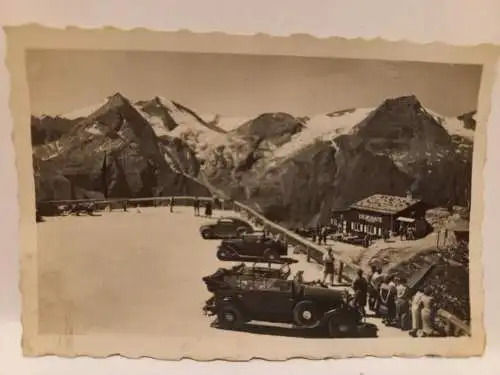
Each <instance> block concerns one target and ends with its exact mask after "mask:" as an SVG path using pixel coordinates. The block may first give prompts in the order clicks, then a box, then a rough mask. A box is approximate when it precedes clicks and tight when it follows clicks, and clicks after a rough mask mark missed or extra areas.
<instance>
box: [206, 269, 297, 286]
mask: <svg viewBox="0 0 500 375" xmlns="http://www.w3.org/2000/svg"><path fill="white" fill-rule="evenodd" d="M273 265H276V266H277V267H273ZM290 273H291V269H290V265H289V263H288V262H274V263H271V264H269V263H267V264H265V265H264V264H263V265H259V262H255V263H254V264H253V265H252V266H248V265H246V264H245V263H240V264H237V265H235V266H233V267H231V268H219V269H218V270H217V271H216V272H215V273H214V274H212V275H210V276H207V277H204V278H203V282H204V283H205V284H206V286H207V289H208V291H209V292H211V293H215V292H216V291H219V290H222V289H224V288H226V287H227V286H230V285H231V282H232V281H231V280H232V278H233V277H234V276H245V277H249V278H255V279H263V278H272V279H281V280H287V279H288V277H289V276H290Z"/></svg>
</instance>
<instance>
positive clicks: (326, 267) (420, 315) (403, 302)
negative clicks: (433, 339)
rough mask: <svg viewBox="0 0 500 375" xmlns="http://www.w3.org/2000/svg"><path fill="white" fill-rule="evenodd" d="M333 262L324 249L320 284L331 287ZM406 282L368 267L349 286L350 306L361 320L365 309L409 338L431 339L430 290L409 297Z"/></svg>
mask: <svg viewBox="0 0 500 375" xmlns="http://www.w3.org/2000/svg"><path fill="white" fill-rule="evenodd" d="M334 274H335V258H334V254H333V249H332V248H331V247H328V248H327V251H326V252H325V254H324V256H323V277H322V280H321V284H323V285H327V284H326V282H327V279H329V281H330V285H332V286H333V285H334ZM406 282H407V281H406V280H405V279H404V278H402V277H397V276H394V275H385V274H384V273H383V272H382V269H381V268H380V267H378V266H372V267H371V272H370V273H369V275H368V276H367V277H365V276H364V272H363V270H361V269H359V270H358V271H357V277H356V278H355V279H354V281H353V282H352V285H351V287H352V290H353V292H354V303H355V306H356V307H357V308H358V309H359V311H360V313H361V314H362V316H364V317H366V316H367V313H366V308H367V307H368V309H369V310H370V311H372V312H373V313H374V315H375V316H377V317H380V318H382V322H383V323H384V324H385V325H387V326H391V327H396V328H400V329H402V330H405V331H409V334H410V335H411V336H419V337H421V336H434V335H436V329H435V327H434V314H435V311H436V306H435V302H434V298H433V296H432V290H431V289H430V288H428V287H425V288H420V289H418V290H417V292H416V293H415V294H414V295H413V296H411V295H410V291H409V290H408V287H407V286H406Z"/></svg>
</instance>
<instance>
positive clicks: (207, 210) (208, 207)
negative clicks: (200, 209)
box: [205, 201, 212, 217]
mask: <svg viewBox="0 0 500 375" xmlns="http://www.w3.org/2000/svg"><path fill="white" fill-rule="evenodd" d="M205 216H207V217H212V202H210V201H208V202H207V204H206V205H205Z"/></svg>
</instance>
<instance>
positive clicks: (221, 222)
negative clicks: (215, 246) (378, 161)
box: [200, 217, 254, 240]
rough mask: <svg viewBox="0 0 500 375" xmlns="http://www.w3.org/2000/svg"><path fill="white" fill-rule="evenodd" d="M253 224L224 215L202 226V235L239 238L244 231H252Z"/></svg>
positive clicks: (204, 236) (216, 237)
mask: <svg viewBox="0 0 500 375" xmlns="http://www.w3.org/2000/svg"><path fill="white" fill-rule="evenodd" d="M253 231H254V229H253V227H252V225H251V224H250V223H248V222H246V221H245V220H242V219H240V218H235V217H223V218H220V219H218V220H216V221H214V222H212V223H209V224H205V225H202V226H201V227H200V234H201V236H202V237H203V238H204V239H206V240H208V239H224V238H238V237H240V236H241V235H242V234H243V233H252V232H253Z"/></svg>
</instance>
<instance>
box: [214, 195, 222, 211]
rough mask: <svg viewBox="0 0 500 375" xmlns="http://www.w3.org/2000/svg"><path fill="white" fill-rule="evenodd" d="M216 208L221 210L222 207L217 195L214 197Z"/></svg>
mask: <svg viewBox="0 0 500 375" xmlns="http://www.w3.org/2000/svg"><path fill="white" fill-rule="evenodd" d="M214 208H215V209H217V210H220V209H221V204H220V199H219V197H215V198H214Z"/></svg>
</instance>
